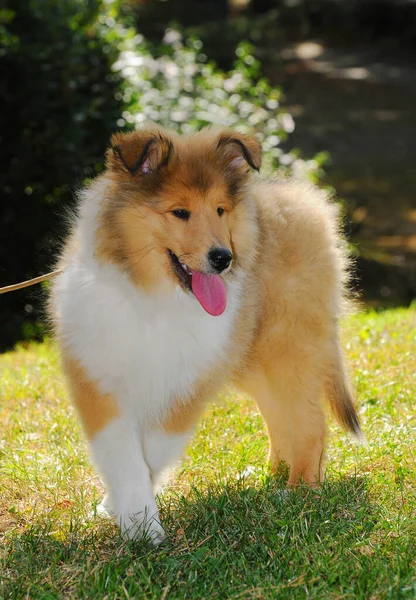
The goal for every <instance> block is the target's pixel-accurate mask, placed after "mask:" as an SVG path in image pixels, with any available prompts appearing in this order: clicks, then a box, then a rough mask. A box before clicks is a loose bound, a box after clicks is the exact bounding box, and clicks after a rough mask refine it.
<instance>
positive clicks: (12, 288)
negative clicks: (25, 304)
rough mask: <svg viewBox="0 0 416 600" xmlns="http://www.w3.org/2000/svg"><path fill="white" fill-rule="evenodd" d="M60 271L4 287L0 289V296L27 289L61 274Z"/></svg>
mask: <svg viewBox="0 0 416 600" xmlns="http://www.w3.org/2000/svg"><path fill="white" fill-rule="evenodd" d="M62 271H63V269H57V270H56V271H51V272H50V273H46V274H45V275H40V276H39V277H34V278H33V279H28V280H27V281H21V282H20V283H15V284H14V285H6V287H2V288H0V294H7V292H15V291H16V290H21V289H22V288H25V287H29V286H30V285H35V284H36V283H41V281H46V280H47V279H52V278H53V277H56V276H57V275H59V274H60V273H62Z"/></svg>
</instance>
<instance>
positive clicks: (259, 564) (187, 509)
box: [0, 477, 386, 599]
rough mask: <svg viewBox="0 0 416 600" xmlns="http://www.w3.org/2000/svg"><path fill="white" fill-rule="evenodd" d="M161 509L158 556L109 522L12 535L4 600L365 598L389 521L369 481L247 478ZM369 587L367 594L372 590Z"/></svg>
mask: <svg viewBox="0 0 416 600" xmlns="http://www.w3.org/2000/svg"><path fill="white" fill-rule="evenodd" d="M160 505H161V515H162V520H163V523H164V526H165V528H166V532H167V539H166V540H165V542H164V543H163V544H162V545H161V546H159V547H158V548H150V547H149V546H147V545H144V544H143V543H138V542H137V543H134V542H129V543H123V541H122V539H121V538H120V535H119V534H118V530H117V529H116V528H115V527H114V526H113V525H112V524H111V523H109V522H107V521H103V520H98V521H94V522H90V523H78V524H73V525H72V526H71V527H70V528H69V529H66V530H65V529H64V530H62V531H59V530H58V531H57V530H56V528H54V525H53V523H37V524H34V525H33V526H32V527H31V529H30V530H29V531H25V532H23V533H16V534H10V535H9V536H8V540H7V544H6V546H5V548H4V549H3V551H2V553H3V557H2V560H1V562H2V563H3V564H2V568H1V571H2V573H3V589H1V586H0V594H1V592H3V596H2V597H4V598H16V599H17V598H23V597H30V598H61V597H62V598H103V597H109V598H110V597H111V598H118V597H120V598H121V597H123V598H125V597H128V598H130V597H131V598H136V597H137V598H161V597H163V598H165V597H168V598H171V597H173V598H178V597H195V598H229V597H270V598H273V597H276V594H277V593H278V594H279V598H281V597H282V598H285V597H286V593H287V597H288V598H294V597H298V596H297V595H296V594H297V592H296V590H298V592H299V594H300V595H299V597H305V589H308V590H309V591H308V593H312V592H313V593H314V594H313V595H315V594H316V596H315V597H324V596H322V594H328V593H329V590H331V589H332V588H334V589H335V588H337V587H340V586H341V587H342V589H348V587H350V588H351V586H352V587H353V588H354V590H355V591H354V593H355V594H358V595H357V596H356V597H361V595H360V593H359V591H360V590H359V588H357V585H359V584H358V583H357V581H358V579H357V578H358V576H360V577H361V578H362V577H364V579H365V578H366V577H367V576H366V574H365V573H366V568H367V567H368V568H369V569H370V567H371V564H372V561H373V558H374V556H373V550H372V548H371V547H370V546H369V543H368V540H369V537H370V535H371V532H372V531H373V529H374V527H375V526H376V524H377V522H378V520H379V518H380V510H379V508H378V507H377V506H376V505H375V504H373V503H372V502H371V501H370V498H369V493H368V489H367V482H366V479H365V478H358V477H345V478H341V479H339V480H337V481H336V482H325V483H324V484H323V485H322V487H321V488H320V489H318V490H311V489H308V488H304V487H301V488H299V489H297V490H295V491H291V492H286V493H285V492H283V491H282V480H281V479H276V478H273V477H265V478H264V479H263V480H262V481H261V482H258V481H256V482H253V486H251V485H250V478H248V479H246V480H241V481H237V482H235V481H234V482H231V483H226V484H224V483H222V484H218V485H214V486H209V487H208V488H206V489H204V490H200V489H199V490H198V489H192V490H191V491H190V493H189V494H188V495H187V497H184V496H175V495H174V494H172V493H171V492H170V491H169V492H167V493H165V494H164V495H163V496H161V498H160ZM344 556H345V561H344V560H343V557H344ZM366 563H368V564H367V566H366ZM370 563H371V564H370ZM371 568H372V569H373V571H374V565H373V566H372V567H371ZM370 570H371V569H370ZM384 571H385V569H384ZM384 571H383V572H384ZM380 575H381V574H380ZM384 575H385V576H386V573H384ZM385 576H384V577H383V578H382V579H385ZM354 582H355V583H354ZM362 587H363V593H364V592H365V594H367V593H369V592H370V591H371V590H370V589H369V588H368V585H367V586H365V585H363V586H362ZM351 589H352V588H351ZM253 590H254V591H253ZM256 590H257V591H256ZM301 590H303V591H302V592H301ZM357 590H358V591H357ZM163 594H165V595H164V596H163ZM302 594H303V595H302ZM319 595H320V596H319ZM347 597H348V596H347ZM362 597H365V595H364V596H362ZM367 597H369V596H367Z"/></svg>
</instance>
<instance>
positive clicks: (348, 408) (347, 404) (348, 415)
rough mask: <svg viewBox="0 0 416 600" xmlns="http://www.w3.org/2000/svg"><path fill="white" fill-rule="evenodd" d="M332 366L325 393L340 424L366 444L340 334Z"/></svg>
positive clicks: (335, 343) (337, 337)
mask: <svg viewBox="0 0 416 600" xmlns="http://www.w3.org/2000/svg"><path fill="white" fill-rule="evenodd" d="M333 342H334V343H333V347H332V356H331V367H330V370H329V373H328V376H327V380H326V383H325V395H326V397H327V399H328V401H329V404H330V407H331V410H332V412H333V413H334V415H335V417H336V419H337V421H338V422H339V424H340V425H341V426H342V427H344V429H346V430H347V431H349V432H350V433H352V434H353V435H354V437H355V438H356V439H357V441H358V442H359V443H361V444H366V443H367V440H366V439H365V435H364V433H363V431H362V429H361V426H360V422H359V420H358V415H357V412H356V410H355V407H354V399H353V398H354V396H353V392H352V388H351V384H350V381H349V377H348V374H347V372H346V368H345V364H344V359H343V356H342V352H341V348H340V343H339V335H338V332H336V335H335V336H334V340H333Z"/></svg>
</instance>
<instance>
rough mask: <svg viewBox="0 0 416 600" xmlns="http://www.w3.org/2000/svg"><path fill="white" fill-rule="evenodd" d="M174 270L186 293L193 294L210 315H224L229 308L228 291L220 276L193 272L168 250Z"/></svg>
mask: <svg viewBox="0 0 416 600" xmlns="http://www.w3.org/2000/svg"><path fill="white" fill-rule="evenodd" d="M168 255H169V259H170V264H171V265H172V270H173V272H174V273H175V275H176V277H177V279H178V281H179V283H180V284H181V286H182V288H183V289H184V290H185V291H186V292H191V293H192V294H193V295H194V296H195V298H196V299H197V300H198V302H199V303H200V305H201V306H202V308H203V309H204V310H205V311H206V312H207V313H208V314H210V315H212V316H214V317H218V316H219V315H222V313H223V312H224V311H225V308H226V306H227V289H226V287H225V284H224V282H223V280H222V279H221V277H220V276H219V275H211V274H208V273H202V272H201V271H193V270H192V269H190V268H189V267H188V265H186V264H185V263H183V262H182V261H181V260H180V259H179V258H178V257H177V256H176V254H175V253H174V252H172V250H169V249H168Z"/></svg>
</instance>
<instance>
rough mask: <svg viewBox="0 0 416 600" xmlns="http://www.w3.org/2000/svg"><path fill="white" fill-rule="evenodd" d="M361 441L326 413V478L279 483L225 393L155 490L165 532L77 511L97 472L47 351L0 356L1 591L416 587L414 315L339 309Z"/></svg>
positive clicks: (95, 593) (257, 423) (98, 594)
mask: <svg viewBox="0 0 416 600" xmlns="http://www.w3.org/2000/svg"><path fill="white" fill-rule="evenodd" d="M344 341H345V345H346V347H347V352H348V355H349V362H350V365H351V373H352V377H353V380H354V385H355V387H356V390H357V396H358V402H359V411H360V416H361V420H362V423H363V428H364V430H365V433H366V435H367V438H368V440H369V445H368V446H366V447H359V446H357V445H355V444H354V443H352V442H351V441H350V440H349V439H348V437H347V436H346V435H345V434H344V433H342V432H341V431H340V430H339V429H338V427H336V426H335V424H334V422H333V421H332V420H331V421H330V438H329V445H328V469H327V479H326V481H325V482H324V484H323V485H322V488H321V489H319V490H315V491H314V490H309V489H305V488H300V489H299V490H297V491H294V492H290V493H289V494H288V495H287V496H285V495H283V494H282V493H281V488H282V486H283V485H284V479H283V476H282V477H281V478H279V477H272V476H271V475H270V472H269V470H268V467H267V465H266V460H265V459H266V455H267V439H266V434H265V430H264V426H263V424H262V421H261V418H260V417H259V415H258V413H257V410H256V408H255V406H254V405H253V404H252V402H251V401H250V400H249V399H248V398H245V397H242V396H237V395H236V394H235V393H234V392H232V391H230V392H226V393H224V395H223V398H222V399H221V400H220V401H219V402H218V403H216V404H214V405H212V406H211V407H210V408H209V410H208V411H207V413H206V415H205V417H204V419H203V421H202V422H201V424H200V427H199V429H198V432H197V435H196V436H195V438H194V440H193V442H192V444H191V446H190V447H189V448H188V451H187V455H186V457H185V459H184V461H183V462H182V464H181V465H180V467H179V468H178V469H177V471H176V473H175V474H174V476H173V478H172V479H171V481H170V483H169V485H167V486H166V488H165V489H164V491H163V494H161V495H160V497H159V505H160V507H161V515H162V519H163V522H164V525H165V528H166V531H167V534H168V536H167V540H166V541H165V542H164V544H163V545H162V546H160V547H158V548H157V549H154V548H149V547H146V546H145V545H143V544H139V543H123V542H122V540H121V539H120V536H119V534H118V530H117V528H116V527H115V526H114V525H113V524H111V523H110V522H108V521H107V520H103V519H99V518H98V517H96V518H91V517H90V516H89V515H90V513H91V512H93V510H94V507H95V505H96V503H97V502H98V501H99V500H100V498H101V496H102V488H101V487H100V483H99V480H98V478H97V476H96V475H95V473H94V471H93V469H92V468H91V466H90V464H89V459H88V453H87V450H86V446H85V443H84V441H83V437H82V434H81V431H80V427H79V425H78V423H77V421H76V418H75V415H74V411H73V409H72V408H71V406H70V404H69V402H68V396H67V393H66V391H65V385H64V381H63V378H62V375H61V374H60V371H59V360H58V356H57V352H56V348H55V347H54V346H53V345H51V344H44V345H30V346H28V347H26V348H23V347H22V348H19V349H18V350H16V351H15V352H12V353H9V354H5V355H3V356H2V357H1V359H0V373H1V384H2V385H1V397H0V422H1V427H2V436H1V439H0V538H1V539H0V597H1V598H14V599H22V598H30V599H48V598H65V599H73V598H88V599H92V598H96V599H100V600H102V599H104V598H106V599H115V598H120V599H121V598H123V599H126V598H146V599H147V598H155V599H162V598H165V599H172V598H198V599H202V598H205V599H207V600H211V599H214V598H240V599H245V598H279V599H285V598H290V599H292V598H294V599H297V598H317V599H320V600H322V599H323V600H326V599H334V600H335V599H341V598H342V599H356V598H359V599H363V600H364V599H365V600H375V599H381V598H397V599H399V598H400V599H402V598H416V475H415V471H416V469H415V454H416V452H415V450H416V442H415V439H416V435H415V433H416V424H415V411H414V405H415V389H416V386H415V384H416V357H415V350H416V312H415V311H414V310H413V311H412V310H408V311H406V310H395V311H388V312H385V313H381V314H374V313H371V314H368V315H366V314H362V315H356V316H353V317H351V318H350V319H349V320H348V321H347V322H346V324H345V335H344Z"/></svg>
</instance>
